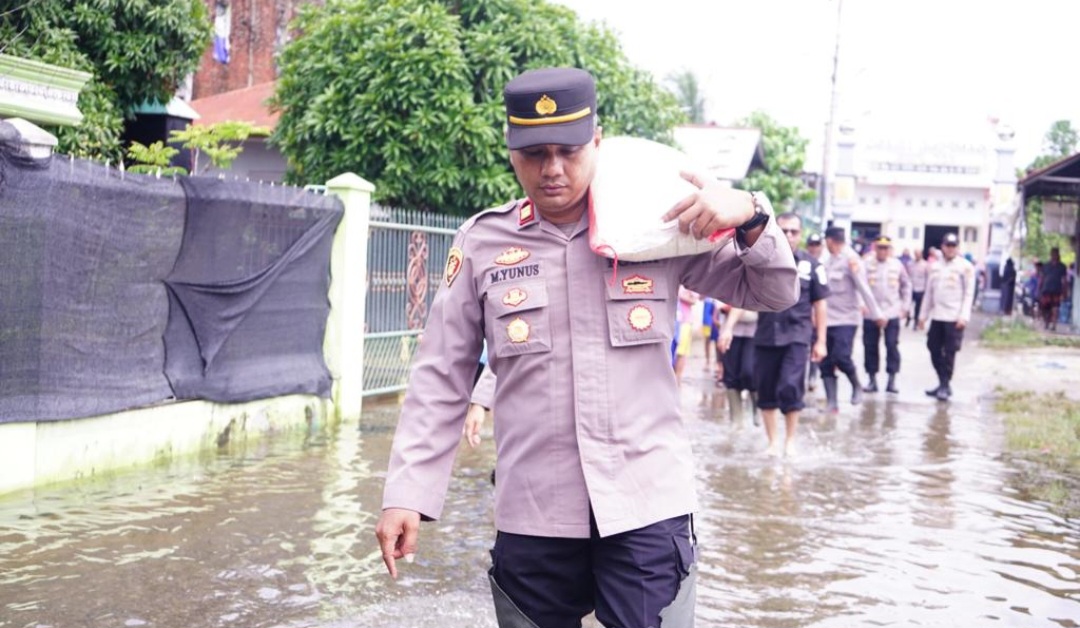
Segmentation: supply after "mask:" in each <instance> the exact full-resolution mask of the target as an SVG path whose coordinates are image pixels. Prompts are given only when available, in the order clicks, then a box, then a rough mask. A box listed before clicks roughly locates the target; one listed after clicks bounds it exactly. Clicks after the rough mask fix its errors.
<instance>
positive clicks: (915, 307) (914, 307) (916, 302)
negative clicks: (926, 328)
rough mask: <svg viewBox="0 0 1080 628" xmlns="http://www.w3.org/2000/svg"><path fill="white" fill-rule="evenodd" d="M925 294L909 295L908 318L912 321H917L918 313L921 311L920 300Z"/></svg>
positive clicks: (915, 293) (914, 293) (913, 293)
mask: <svg viewBox="0 0 1080 628" xmlns="http://www.w3.org/2000/svg"><path fill="white" fill-rule="evenodd" d="M924 294H926V293H925V292H912V293H911V314H909V315H908V316H909V317H910V318H911V319H912V320H915V321H917V320H919V312H921V311H922V299H923V295H924Z"/></svg>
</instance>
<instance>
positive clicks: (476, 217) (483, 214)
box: [461, 199, 522, 231]
mask: <svg viewBox="0 0 1080 628" xmlns="http://www.w3.org/2000/svg"><path fill="white" fill-rule="evenodd" d="M521 202H522V200H520V199H519V200H514V201H510V202H509V203H504V204H502V205H497V206H495V207H489V208H488V209H485V210H482V211H479V212H477V213H475V214H473V215H472V216H470V217H469V219H468V220H466V221H465V222H463V223H462V224H461V230H462V231H468V230H469V229H471V228H472V226H473V225H474V224H476V223H477V222H478V221H480V220H483V219H485V218H488V217H491V216H496V215H502V214H506V213H508V212H510V211H513V210H514V209H517V207H518V205H519V204H521Z"/></svg>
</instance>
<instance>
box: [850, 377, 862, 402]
mask: <svg viewBox="0 0 1080 628" xmlns="http://www.w3.org/2000/svg"><path fill="white" fill-rule="evenodd" d="M848 379H849V380H851V405H853V406H857V405H859V404H860V403H862V398H863V394H862V383H861V382H859V376H858V375H857V374H856V375H851V376H849V377H848Z"/></svg>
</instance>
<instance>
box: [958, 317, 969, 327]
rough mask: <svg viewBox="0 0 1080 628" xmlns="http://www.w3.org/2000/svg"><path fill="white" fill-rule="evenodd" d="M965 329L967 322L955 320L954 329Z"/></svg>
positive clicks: (960, 319)
mask: <svg viewBox="0 0 1080 628" xmlns="http://www.w3.org/2000/svg"><path fill="white" fill-rule="evenodd" d="M965 327H967V321H966V320H964V319H962V318H958V319H956V328H957V329H960V330H963V329H964V328H965Z"/></svg>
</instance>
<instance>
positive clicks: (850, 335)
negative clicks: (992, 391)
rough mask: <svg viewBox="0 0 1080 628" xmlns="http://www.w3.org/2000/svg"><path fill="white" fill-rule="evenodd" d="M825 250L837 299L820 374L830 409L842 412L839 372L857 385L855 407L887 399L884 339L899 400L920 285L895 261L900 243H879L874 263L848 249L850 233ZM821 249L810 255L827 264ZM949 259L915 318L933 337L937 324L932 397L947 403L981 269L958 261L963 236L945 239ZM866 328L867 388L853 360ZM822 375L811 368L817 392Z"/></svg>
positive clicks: (832, 239)
mask: <svg viewBox="0 0 1080 628" xmlns="http://www.w3.org/2000/svg"><path fill="white" fill-rule="evenodd" d="M824 243H825V247H826V248H827V249H828V255H827V256H826V257H825V259H824V260H822V263H823V266H824V268H825V269H826V273H827V275H828V287H829V296H828V298H827V304H828V315H827V318H828V323H827V332H826V333H827V336H826V344H827V354H826V356H825V359H824V360H822V362H821V366H820V372H821V378H822V385H823V387H824V388H825V396H826V409H827V410H828V411H829V412H837V411H838V410H839V403H838V380H837V374H836V372H837V371H839V372H841V373H843V374H844V375H845V376H846V377H847V379H848V380H849V381H850V383H851V388H852V390H851V403H852V404H859V403H861V402H862V399H863V393H876V392H878V391H879V388H878V380H877V375H878V373H879V370H880V366H881V341H882V339H884V344H885V374H886V376H887V382H886V384H885V388H884V390H885V392H887V393H891V394H896V393H898V392H899V387H898V385H897V375H898V374H899V372H900V350H899V341H900V327H901V326H902V320H903V319H906V318H908V317H909V316H911V315H912V300H913V298H912V297H913V284H912V281H911V278H910V277H909V275H908V272H907V269H906V268H905V267H904V264H903V263H902V262H901V261H900V260H899V259H898V258H896V257H895V256H894V255H893V250H892V240H891V239H890V238H889V237H888V236H881V237H879V238H877V239H876V240H874V243H873V253H872V254H871V255H869V256H867V257H866V258H863V257H860V256H859V255H858V254H857V253H856V252H855V251H854V250H852V248H851V247H850V246H848V245H847V244H846V237H845V232H844V230H843V229H842V228H840V227H830V228H828V229H826V230H825V238H824ZM821 244H822V239H821V238H820V237H819V236H817V235H811V236H809V237H808V238H807V241H806V248H807V251H808V253H809V254H810V255H811V256H812V257H814V258H818V259H820V258H821V257H822V251H821V248H822V247H821ZM941 251H942V259H941V260H939V261H938V262H936V263H935V264H934V265H933V266H932V267H931V269H930V272H929V277H928V280H927V285H926V288H925V294H924V296H923V306H922V307H921V308H920V309H919V311H918V312H916V313H915V314H917V316H918V319H917V323H918V328H919V329H926V328H927V324H928V323H929V330H928V333H927V348H928V349H929V352H930V358H931V364H932V365H933V367H934V370H935V372H936V373H937V376H938V385H937V386H936V387H934V388H931V389H930V390H927V391H926V394H927V395H928V396H931V397H934V398H936V399H938V400H940V401H946V400H948V399H949V398H950V397H951V396H952V388H951V381H952V377H953V371H954V369H955V362H956V353H957V352H958V351H959V350H960V347H961V345H962V344H963V336H964V329H965V328H966V326H967V323H968V321H969V320H970V319H971V310H972V306H973V303H974V297H975V290H976V287H975V268H974V266H973V265H972V264H971V262H969V261H968V260H966V259H965V258H964V257H962V256H960V255H958V252H959V239H958V238H957V236H956V234H955V233H949V234H946V235H945V236H944V238H943V239H942V242H941ZM860 324H861V325H862V332H863V335H862V342H863V350H864V351H863V366H864V369H865V371H866V375H867V382H866V385H865V386H864V385H862V383H861V382H860V379H859V376H858V372H857V369H856V367H855V363H854V361H853V360H852V357H851V353H852V348H853V345H854V337H855V334H856V331H857V329H858V326H859V325H860ZM817 370H818V369H816V368H814V365H811V371H810V388H811V390H813V387H814V379H815V376H816V372H815V371H817Z"/></svg>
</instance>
